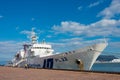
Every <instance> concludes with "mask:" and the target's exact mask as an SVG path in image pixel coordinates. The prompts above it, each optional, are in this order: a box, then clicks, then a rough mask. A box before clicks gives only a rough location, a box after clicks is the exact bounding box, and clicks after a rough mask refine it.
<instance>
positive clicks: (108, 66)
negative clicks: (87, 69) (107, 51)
mask: <svg viewBox="0 0 120 80" xmlns="http://www.w3.org/2000/svg"><path fill="white" fill-rule="evenodd" d="M91 70H93V71H106V72H120V62H119V63H95V64H94V65H93V67H92V69H91Z"/></svg>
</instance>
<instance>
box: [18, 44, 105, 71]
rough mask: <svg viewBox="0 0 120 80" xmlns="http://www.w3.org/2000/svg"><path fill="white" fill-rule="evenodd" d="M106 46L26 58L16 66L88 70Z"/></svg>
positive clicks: (98, 45) (96, 45)
mask: <svg viewBox="0 0 120 80" xmlns="http://www.w3.org/2000/svg"><path fill="white" fill-rule="evenodd" d="M106 46H107V44H106V43H99V44H95V45H92V46H88V47H84V48H81V49H77V50H73V51H69V52H65V53H61V54H55V55H51V56H47V57H28V58H26V59H25V60H24V61H23V62H21V63H19V64H18V65H17V66H19V67H24V65H25V64H28V66H29V67H34V68H50V69H74V70H90V69H91V67H92V65H93V64H94V62H95V61H96V59H97V57H98V56H99V55H100V54H101V52H102V51H103V50H104V49H105V47H106Z"/></svg>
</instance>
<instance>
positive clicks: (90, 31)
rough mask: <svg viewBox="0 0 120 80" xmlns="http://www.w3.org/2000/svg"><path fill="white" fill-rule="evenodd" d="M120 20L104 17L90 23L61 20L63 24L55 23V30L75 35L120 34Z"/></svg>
mask: <svg viewBox="0 0 120 80" xmlns="http://www.w3.org/2000/svg"><path fill="white" fill-rule="evenodd" d="M119 26H120V20H114V19H102V20H100V21H98V22H95V23H91V24H89V25H84V24H80V23H77V22H72V21H65V22H61V25H54V26H53V28H52V29H53V30H54V31H55V32H56V33H57V34H59V33H71V34H73V35H76V36H77V35H85V36H88V37H95V36H110V35H112V36H120V35H119V34H120V28H119Z"/></svg>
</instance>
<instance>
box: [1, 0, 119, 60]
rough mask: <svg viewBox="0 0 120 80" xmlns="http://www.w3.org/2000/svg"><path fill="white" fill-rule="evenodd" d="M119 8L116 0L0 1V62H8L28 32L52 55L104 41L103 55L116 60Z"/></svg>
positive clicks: (25, 38) (25, 39) (24, 40)
mask: <svg viewBox="0 0 120 80" xmlns="http://www.w3.org/2000/svg"><path fill="white" fill-rule="evenodd" d="M119 8H120V0H1V1H0V37H1V38H0V60H9V59H11V58H12V56H13V55H14V54H15V53H16V52H17V50H19V49H20V48H22V44H24V43H25V42H28V41H29V39H28V38H27V36H28V33H29V32H30V30H31V29H32V28H35V31H36V32H37V33H38V36H39V37H40V38H39V41H41V40H42V39H45V40H46V42H48V43H49V44H52V46H53V48H54V49H55V52H57V51H58V52H63V51H69V50H71V49H77V48H80V47H81V46H82V47H83V46H86V45H89V44H91V43H93V42H95V41H100V39H102V38H106V39H107V40H108V43H109V46H108V47H107V48H106V49H105V51H104V52H105V53H103V54H112V55H115V56H118V57H120V9H119Z"/></svg>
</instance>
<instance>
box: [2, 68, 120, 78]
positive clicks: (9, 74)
mask: <svg viewBox="0 0 120 80" xmlns="http://www.w3.org/2000/svg"><path fill="white" fill-rule="evenodd" d="M0 80H120V74H108V73H93V72H79V71H77V72H76V71H64V70H49V69H24V68H12V67H0Z"/></svg>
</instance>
